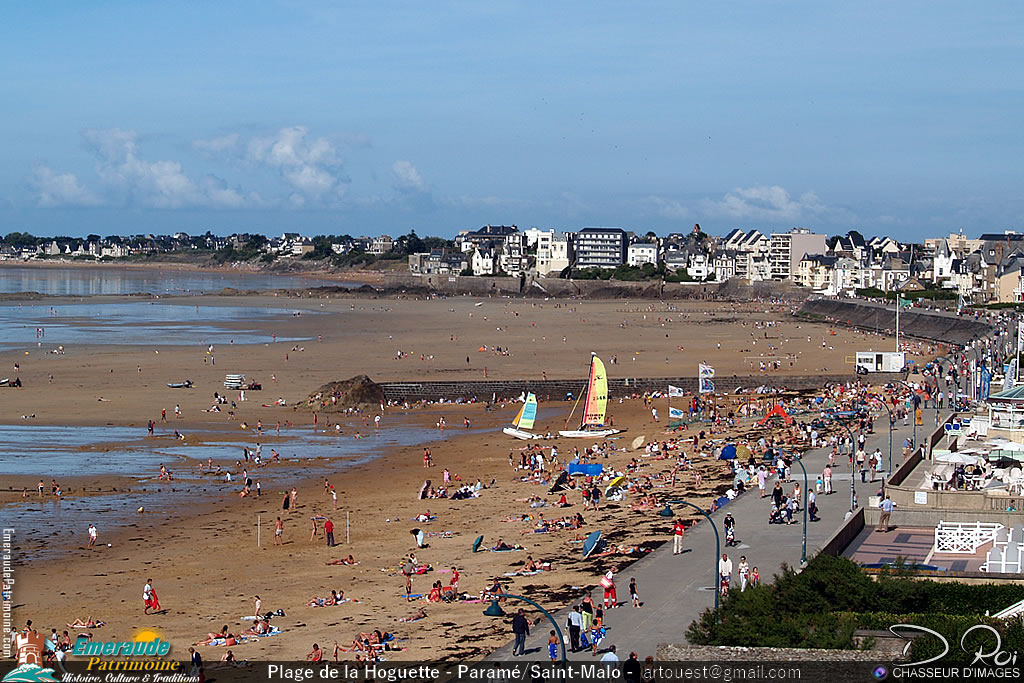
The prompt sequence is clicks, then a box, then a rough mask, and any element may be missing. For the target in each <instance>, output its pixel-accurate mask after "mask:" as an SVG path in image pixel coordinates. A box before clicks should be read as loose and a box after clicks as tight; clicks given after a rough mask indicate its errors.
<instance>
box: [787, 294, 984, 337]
mask: <svg viewBox="0 0 1024 683" xmlns="http://www.w3.org/2000/svg"><path fill="white" fill-rule="evenodd" d="M798 315H800V316H801V317H804V318H808V319H810V320H817V321H823V322H830V323H834V324H836V325H846V326H849V327H856V328H859V329H863V330H871V331H872V332H881V333H883V334H895V331H896V311H895V309H894V308H893V307H892V306H891V305H890V306H881V305H878V304H873V303H868V302H860V301H837V300H834V299H811V300H808V301H805V302H804V305H803V306H802V307H801V308H800V311H799V313H798ZM992 331H993V330H992V326H991V325H989V324H987V323H984V322H982V321H980V320H975V319H973V318H967V317H962V316H957V315H955V314H948V313H937V312H927V311H921V310H919V309H907V310H905V311H902V312H901V313H900V333H901V334H904V335H906V336H908V337H916V338H918V339H928V340H932V341H938V342H945V343H950V344H958V345H963V344H967V343H969V342H970V341H971V340H972V339H978V338H981V337H985V336H988V335H989V334H991V333H992Z"/></svg>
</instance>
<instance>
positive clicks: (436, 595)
mask: <svg viewBox="0 0 1024 683" xmlns="http://www.w3.org/2000/svg"><path fill="white" fill-rule="evenodd" d="M427 602H441V582H440V581H435V582H434V585H433V586H431V588H430V592H429V593H428V594H427Z"/></svg>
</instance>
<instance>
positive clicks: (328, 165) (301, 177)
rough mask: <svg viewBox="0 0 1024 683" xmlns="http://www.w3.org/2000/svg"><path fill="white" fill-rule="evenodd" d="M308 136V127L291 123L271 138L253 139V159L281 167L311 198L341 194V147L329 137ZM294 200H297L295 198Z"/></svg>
mask: <svg viewBox="0 0 1024 683" xmlns="http://www.w3.org/2000/svg"><path fill="white" fill-rule="evenodd" d="M308 136H309V129H308V128H305V127H304V126H291V127H289V128H282V129H281V130H279V131H278V132H277V133H276V134H275V135H273V136H270V137H261V138H253V139H252V140H250V141H249V159H250V161H253V162H257V163H261V164H265V165H267V166H270V167H272V168H276V169H278V170H279V172H280V173H281V177H282V178H284V179H285V180H286V181H287V182H288V183H289V184H290V185H291V186H292V187H293V188H294V189H295V190H296V191H298V193H300V194H302V195H305V196H307V197H313V198H320V197H322V196H325V195H327V194H328V193H331V192H332V191H333V192H337V193H338V194H340V193H341V191H342V188H341V187H340V185H341V184H342V182H343V180H342V178H341V177H340V176H339V173H338V172H339V171H340V168H341V165H342V160H341V158H340V156H339V155H338V152H337V149H336V148H335V146H334V145H333V144H332V143H331V141H330V140H328V139H327V138H323V137H321V138H315V139H311V138H308ZM292 202H293V203H296V202H295V199H294V198H292ZM304 203H305V202H302V204H304ZM302 204H299V205H300V206H301V205H302Z"/></svg>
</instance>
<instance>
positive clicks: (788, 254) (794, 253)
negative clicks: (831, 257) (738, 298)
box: [768, 228, 827, 280]
mask: <svg viewBox="0 0 1024 683" xmlns="http://www.w3.org/2000/svg"><path fill="white" fill-rule="evenodd" d="M826 246H827V245H826V244H825V235H819V234H817V233H813V232H811V231H810V230H808V229H807V228H793V229H792V230H790V231H789V232H773V233H772V237H771V241H770V243H769V246H768V261H769V265H770V267H771V278H772V279H773V280H792V279H793V278H794V277H795V276H796V273H797V270H798V269H799V266H800V260H801V259H802V258H803V257H804V254H824V253H825V250H826Z"/></svg>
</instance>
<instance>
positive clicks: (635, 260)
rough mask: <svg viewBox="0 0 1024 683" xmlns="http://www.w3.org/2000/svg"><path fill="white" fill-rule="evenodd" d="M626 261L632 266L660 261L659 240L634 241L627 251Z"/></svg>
mask: <svg viewBox="0 0 1024 683" xmlns="http://www.w3.org/2000/svg"><path fill="white" fill-rule="evenodd" d="M626 263H628V264H629V265H631V266H637V267H639V266H642V265H644V264H645V263H654V264H657V263H658V244H657V242H634V243H633V244H631V245H629V249H628V250H627V252H626Z"/></svg>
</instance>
